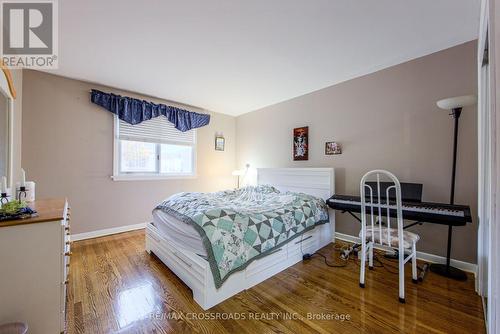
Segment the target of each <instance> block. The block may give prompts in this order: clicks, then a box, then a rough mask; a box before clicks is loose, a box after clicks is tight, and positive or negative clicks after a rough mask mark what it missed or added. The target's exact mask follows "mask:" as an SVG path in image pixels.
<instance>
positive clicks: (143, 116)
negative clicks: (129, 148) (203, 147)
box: [90, 89, 210, 132]
mask: <svg viewBox="0 0 500 334" xmlns="http://www.w3.org/2000/svg"><path fill="white" fill-rule="evenodd" d="M90 101H92V103H95V104H97V105H98V106H101V107H103V108H104V109H106V110H108V111H111V112H112V113H113V114H115V115H118V118H119V119H121V120H123V121H125V122H127V123H129V124H132V125H135V124H139V123H142V122H144V121H147V120H148V119H151V118H155V117H158V116H160V115H163V116H165V117H166V118H167V119H168V120H169V121H170V122H171V123H173V124H174V126H175V128H176V129H178V130H180V131H182V132H185V131H188V130H191V129H194V128H200V127H202V126H205V125H207V124H208V123H210V115H207V114H199V113H196V112H192V111H187V110H184V109H180V108H177V107H172V106H167V105H164V104H161V103H160V104H156V103H153V102H147V101H144V100H139V99H134V98H131V97H126V96H120V95H115V94H111V93H103V92H101V91H99V90H97V89H92V91H91V92H90Z"/></svg>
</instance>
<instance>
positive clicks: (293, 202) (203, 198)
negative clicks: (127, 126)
mask: <svg viewBox="0 0 500 334" xmlns="http://www.w3.org/2000/svg"><path fill="white" fill-rule="evenodd" d="M156 210H162V211H164V212H166V213H168V214H170V215H173V216H174V217H176V218H177V219H179V220H181V221H183V222H186V223H188V224H191V225H192V226H194V228H195V229H196V230H197V231H198V233H200V235H201V237H202V240H203V245H204V246H205V249H206V251H207V255H208V262H209V263H210V268H211V270H212V274H213V277H214V282H215V286H216V288H219V287H220V286H221V285H222V283H224V281H225V280H226V279H227V278H228V277H229V276H230V275H231V274H232V273H234V272H236V271H238V270H242V269H244V268H245V267H246V266H247V265H248V264H250V262H252V261H253V260H256V259H258V258H260V257H263V256H265V255H267V254H269V253H271V252H273V251H274V250H276V249H278V248H279V247H281V246H282V245H283V244H285V243H287V242H288V241H290V240H292V239H293V238H295V237H297V236H299V235H301V234H302V233H304V232H305V231H307V230H310V229H312V228H314V226H316V225H320V224H324V223H328V222H329V219H328V209H327V206H326V204H325V202H324V201H323V200H322V199H319V198H316V197H313V196H310V195H306V194H302V193H292V192H286V193H282V192H280V191H278V190H277V189H275V188H274V187H271V186H266V185H262V186H257V187H245V188H242V189H237V190H229V191H221V192H216V193H180V194H177V195H174V196H172V197H170V198H168V199H167V200H165V201H164V202H163V203H161V204H160V205H158V206H157V207H156Z"/></svg>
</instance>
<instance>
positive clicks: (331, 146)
mask: <svg viewBox="0 0 500 334" xmlns="http://www.w3.org/2000/svg"><path fill="white" fill-rule="evenodd" d="M325 154H326V155H334V154H342V148H341V147H340V144H339V143H336V142H334V141H328V142H326V143H325Z"/></svg>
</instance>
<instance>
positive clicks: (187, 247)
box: [146, 168, 335, 310]
mask: <svg viewBox="0 0 500 334" xmlns="http://www.w3.org/2000/svg"><path fill="white" fill-rule="evenodd" d="M257 184H258V187H257V188H258V191H259V192H258V193H257V194H259V193H260V192H262V191H265V192H270V193H271V198H273V199H274V198H276V199H277V200H278V199H279V200H281V201H285V202H286V196H285V195H284V194H285V193H287V192H293V193H297V194H295V195H296V197H295V195H294V197H293V199H294V202H293V203H294V208H297V210H298V211H300V212H305V211H304V209H303V208H301V207H300V205H298V204H297V199H300V201H299V203H300V204H305V205H306V206H307V211H310V210H309V208H311V213H310V215H309V216H308V217H309V220H308V219H302V222H303V224H302V225H301V226H298V227H297V233H296V234H295V235H291V236H290V235H288V236H287V239H286V240H283V239H281V238H280V237H281V236H280V235H279V234H276V237H275V238H274V240H272V238H271V237H269V239H268V240H263V241H262V249H261V248H260V246H259V249H258V250H259V251H261V252H262V253H261V254H257V253H255V250H254V249H252V248H250V251H251V252H254V253H255V254H254V253H248V254H251V255H248V254H246V255H245V256H244V258H245V260H246V261H245V262H244V263H240V262H242V261H239V259H236V260H238V261H236V260H235V259H233V261H232V262H230V263H231V265H233V267H227V264H226V263H225V262H224V261H223V260H222V259H221V258H222V257H223V255H221V256H218V255H217V254H218V252H217V246H218V245H217V244H216V243H214V242H212V244H210V243H209V241H207V239H210V238H207V235H209V234H210V231H212V230H206V231H203V230H201V227H199V226H198V225H196V224H194V223H191V224H188V223H187V222H186V219H185V216H184V215H183V214H180V212H182V210H181V209H179V210H178V208H177V209H176V210H173V209H172V208H175V205H177V204H178V203H180V204H178V205H179V206H181V207H182V203H193V207H196V202H195V201H194V200H193V201H192V202H189V201H187V200H188V199H189V197H187V198H183V197H184V196H191V195H190V194H179V195H176V196H177V197H176V196H173V197H172V198H173V199H169V200H167V201H165V202H164V203H162V204H161V205H159V206H158V207H157V208H156V209H155V210H154V211H153V221H152V222H151V223H149V224H147V227H146V251H147V252H149V253H154V254H155V255H156V256H157V257H158V258H159V259H160V260H161V261H162V262H163V263H164V264H165V265H167V266H168V267H169V268H170V270H172V271H173V272H174V273H175V274H176V275H177V276H178V277H179V278H180V279H181V280H182V281H183V282H184V283H185V284H186V285H187V286H188V287H189V288H190V289H191V290H192V291H193V298H194V300H195V301H196V302H197V303H198V304H199V305H200V306H201V307H202V308H203V309H204V310H207V309H209V308H211V307H213V306H215V305H217V304H218V303H220V302H222V301H223V300H225V299H227V298H230V297H231V296H233V295H235V294H237V293H238V292H240V291H243V290H246V289H249V288H251V287H252V286H254V285H256V284H258V283H260V282H262V281H264V280H265V279H267V278H269V277H271V276H273V275H275V274H277V273H279V272H280V271H282V270H284V269H286V268H288V267H290V266H291V265H293V264H295V263H297V262H299V261H301V260H302V254H305V253H313V252H315V251H317V250H318V249H320V248H322V247H324V246H326V245H327V244H329V243H330V242H332V241H334V235H335V233H334V232H335V216H334V214H333V212H330V214H329V215H328V216H327V217H326V218H325V216H324V215H323V213H322V212H321V210H323V209H324V208H323V207H322V206H321V204H320V203H319V202H320V201H314V198H313V197H312V196H315V197H317V198H321V199H323V200H326V199H327V198H328V197H330V196H331V195H332V194H333V193H334V170H333V169H332V168H261V169H258V170H257ZM274 192H276V193H279V196H278V195H277V197H273V196H274ZM298 193H300V195H299V194H298ZM231 194H233V192H231ZM244 194H245V196H247V194H246V193H244ZM223 195H226V194H223ZM236 195H238V196H240V195H241V194H240V193H238V192H236ZM253 195H254V194H253V193H252V196H253ZM193 196H194V197H193V198H198V197H200V195H199V194H198V195H196V196H195V195H193ZM283 196H285V197H284V198H285V200H283ZM183 201H184V202H183ZM285 202H283V203H285ZM200 203H204V202H203V201H202V200H200ZM255 203H257V204H256V205H258V203H260V202H258V201H257V202H255ZM276 203H277V202H272V203H271V204H270V205H271V206H272V205H276V208H278V206H279V204H276ZM278 203H279V202H278ZM315 203H316V204H317V206H318V207H317V208H315V206H314V205H315ZM288 204H289V203H286V205H288ZM162 205H163V206H162ZM267 205H268V203H267V202H266V207H267ZM284 205H285V204H284ZM184 206H185V207H186V206H187V205H184ZM287 208H289V207H287ZM184 209H185V210H191V208H184ZM299 209H300V210H299ZM301 210H302V211H301ZM325 210H328V209H325ZM226 211H228V210H226ZM276 212H278V213H279V212H287V213H290V210H282V211H280V210H279V209H278V210H277V211H276ZM230 213H231V211H230V210H229V211H228V212H223V213H222V214H223V215H227V214H230ZM292 215H295V214H294V213H292ZM313 216H314V219H313ZM251 218H253V219H254V217H251ZM278 218H279V219H278V220H279V221H283V222H284V221H285V220H284V219H281V217H278ZM217 219H219V220H220V219H221V218H220V217H217ZM219 220H217V221H219ZM278 220H275V222H276V221H278ZM250 221H251V220H250ZM308 222H311V223H308ZM312 222H314V223H312ZM201 225H203V226H205V227H206V226H207V225H209V224H206V221H205V223H204V224H201V223H200V226H201ZM271 225H272V224H271ZM259 226H260V225H259ZM229 230H231V229H230V228H229ZM294 231H295V230H294ZM231 233H232V234H233V233H234V234H237V233H238V231H236V232H235V231H234V226H233V230H232V231H231ZM273 233H274V231H273ZM245 238H246V234H245ZM253 240H254V239H252V241H253ZM258 242H259V241H258V240H257V243H258ZM264 248H265V249H264ZM207 250H208V251H207ZM212 250H213V251H212ZM235 263H236V265H235Z"/></svg>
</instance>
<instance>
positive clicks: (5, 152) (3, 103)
mask: <svg viewBox="0 0 500 334" xmlns="http://www.w3.org/2000/svg"><path fill="white" fill-rule="evenodd" d="M0 69H1V71H0V181H1V177H3V176H5V177H6V178H7V188H12V174H13V158H12V152H13V133H12V132H13V129H14V118H13V111H14V110H13V109H14V98H15V97H16V91H15V89H14V84H13V81H12V76H11V73H10V71H9V70H8V69H6V68H5V67H4V66H3V64H2V63H1V62H0Z"/></svg>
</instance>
